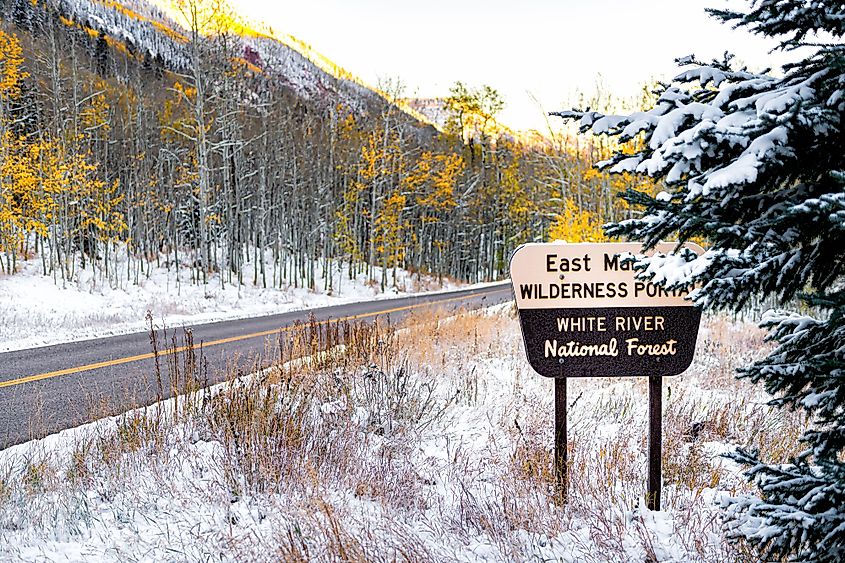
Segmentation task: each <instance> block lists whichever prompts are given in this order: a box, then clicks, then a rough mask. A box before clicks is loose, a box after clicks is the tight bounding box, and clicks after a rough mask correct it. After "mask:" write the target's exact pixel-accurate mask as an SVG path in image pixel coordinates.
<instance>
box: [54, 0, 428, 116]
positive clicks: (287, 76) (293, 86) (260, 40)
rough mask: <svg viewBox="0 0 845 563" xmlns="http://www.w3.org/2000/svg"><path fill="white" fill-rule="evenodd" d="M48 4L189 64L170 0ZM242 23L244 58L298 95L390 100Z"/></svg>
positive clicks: (355, 102) (179, 65) (175, 63)
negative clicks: (167, 0) (166, 0)
mask: <svg viewBox="0 0 845 563" xmlns="http://www.w3.org/2000/svg"><path fill="white" fill-rule="evenodd" d="M47 6H49V7H52V8H53V9H55V10H56V11H57V12H58V14H59V15H60V16H61V17H62V18H64V19H65V20H69V21H72V22H74V23H76V24H78V25H80V26H82V27H85V28H89V29H91V30H93V31H96V32H101V33H103V34H105V35H106V36H108V37H110V38H113V39H114V40H116V41H119V42H120V43H121V44H123V45H125V46H126V48H127V50H128V51H129V52H131V53H136V54H138V55H139V57H140V58H143V57H144V56H146V57H149V58H150V59H155V60H156V61H158V62H159V63H160V64H161V65H162V66H164V67H166V68H168V69H171V70H175V71H177V72H179V71H184V70H186V69H187V68H188V67H189V64H190V60H189V53H188V52H187V49H186V44H187V41H188V39H187V33H186V32H185V30H184V29H183V26H181V25H180V24H179V23H177V21H176V19H177V18H178V10H177V9H176V8H174V7H173V4H172V3H170V2H165V1H161V0H152V1H150V2H148V1H146V0H121V1H120V2H115V1H112V0H48V3H47ZM65 23H68V21H65ZM239 27H240V29H238V31H239V34H238V41H239V42H240V46H241V49H242V53H243V54H242V57H243V59H244V60H245V61H247V62H248V63H250V64H251V65H253V66H254V67H257V68H258V69H259V70H260V72H263V73H265V74H266V75H267V76H268V77H270V78H271V79H272V80H273V81H275V82H276V83H278V84H280V85H283V86H285V87H287V88H289V89H290V90H291V91H292V92H293V93H294V94H295V95H296V96H297V97H299V98H302V99H303V100H305V101H308V102H312V103H316V104H317V105H319V106H321V107H329V106H334V105H336V104H342V105H343V106H345V107H347V108H350V109H351V110H352V111H354V112H356V113H358V114H366V113H370V112H372V111H374V110H375V111H377V110H378V108H380V107H382V105H383V104H384V103H386V101H385V98H384V96H383V95H382V94H381V93H379V92H377V91H375V90H374V89H370V88H368V87H367V86H365V85H364V84H363V83H361V82H360V81H359V80H357V79H355V78H354V77H353V76H352V75H351V74H350V73H348V72H347V71H344V70H343V69H340V68H339V67H334V68H335V69H336V70H337V72H335V73H334V74H332V72H329V71H328V70H327V69H329V70H331V68H332V65H331V63H330V61H328V59H326V58H325V57H322V56H319V57H318V58H319V61H322V63H323V64H317V63H315V62H313V60H314V58H315V57H316V54H315V52H314V51H313V50H312V49H311V48H310V47H307V46H306V47H307V48H308V51H309V53H308V54H302V53H301V52H300V51H299V50H298V48H297V46H298V45H300V42H298V41H296V40H295V39H294V38H292V37H290V38H289V39H290V40H289V41H285V40H283V38H282V39H278V38H277V37H276V36H271V35H270V34H269V33H270V32H269V31H267V32H264V31H256V30H255V29H252V28H250V27H246V26H239ZM259 27H260V26H259ZM302 45H304V44H302ZM319 61H318V62H319ZM405 113H406V114H409V117H410V118H411V119H413V120H415V121H424V118H423V117H422V116H419V115H410V114H411V113H412V112H408V111H406V112H405ZM422 125H430V124H429V123H422Z"/></svg>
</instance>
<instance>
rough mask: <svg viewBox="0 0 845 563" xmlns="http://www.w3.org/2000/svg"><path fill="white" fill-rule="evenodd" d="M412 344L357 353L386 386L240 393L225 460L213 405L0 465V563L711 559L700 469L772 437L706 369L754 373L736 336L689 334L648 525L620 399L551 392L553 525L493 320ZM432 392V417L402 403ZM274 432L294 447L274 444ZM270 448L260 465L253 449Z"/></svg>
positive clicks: (408, 336) (631, 420)
mask: <svg viewBox="0 0 845 563" xmlns="http://www.w3.org/2000/svg"><path fill="white" fill-rule="evenodd" d="M423 320H424V321H426V320H427V319H423ZM424 324H425V325H426V326H421V327H420V328H418V329H417V328H409V329H407V331H401V334H398V335H397V336H396V337H395V339H387V340H385V338H384V335H381V336H379V337H378V342H377V344H376V346H377V348H378V356H379V357H384V355H385V354H387V352H388V351H386V350H384V349H383V344H384V342H387V341H389V342H391V343H392V344H391V345H392V346H397V347H398V348H399V349H400V350H404V352H405V354H406V355H405V356H403V357H407V361H397V362H396V363H395V364H394V368H397V367H398V369H393V370H389V369H387V368H386V367H384V366H377V365H375V364H373V365H367V363H366V362H365V365H362V366H360V369H348V370H347V371H342V370H340V369H330V370H329V371H327V372H326V373H325V374H324V375H320V373H316V374H312V375H311V376H302V375H298V376H297V377H296V378H295V381H302V380H303V378H305V379H304V380H305V381H311V380H310V379H308V378H309V377H315V378H316V379H315V380H314V381H315V383H314V384H313V385H311V384H309V385H307V386H306V388H305V392H304V393H301V392H300V391H298V389H299V390H301V388H300V387H297V386H296V385H293V386H291V385H290V384H289V383H288V384H286V385H284V386H283V387H284V389H285V391H284V393H283V394H281V395H279V396H278V398H277V399H274V400H273V401H272V404H271V405H270V407H269V410H267V411H266V412H265V411H261V409H260V407H259V406H257V405H256V404H255V403H254V402H253V401H254V398H255V397H257V396H259V395H262V393H259V394H256V393H254V389H250V388H246V389H245V390H244V393H243V397H242V398H248V399H249V402H248V403H244V404H248V405H249V406H250V409H252V410H251V411H250V412H254V413H261V412H265V414H264V415H260V414H255V415H250V418H249V420H248V421H246V422H247V423H248V425H247V426H245V427H244V428H243V429H241V430H237V431H235V432H234V434H233V435H232V436H229V437H228V438H227V437H226V435H224V434H225V432H226V429H227V428H229V424H230V423H231V422H232V421H233V420H234V419H225V420H224V421H223V422H224V423H225V424H223V425H222V426H221V427H220V428H222V429H223V431H224V434H220V430H219V429H218V430H215V429H214V424H215V421H218V422H219V418H218V417H220V416H224V417H225V416H227V414H226V413H231V412H235V411H237V409H238V408H239V407H238V405H239V404H241V403H239V399H238V397H239V396H238V394H237V393H231V392H229V391H228V389H229V387H228V386H227V385H228V384H221V385H218V386H216V387H215V388H214V389H215V391H214V393H215V394H219V395H220V397H221V398H222V403H221V404H222V405H223V406H225V409H224V410H223V411H216V414H213V415H212V413H213V412H215V411H214V410H213V407H206V408H211V409H212V410H211V411H209V412H207V413H205V414H200V415H191V416H189V417H187V418H183V419H181V420H180V421H179V422H178V423H176V424H165V425H163V430H155V431H154V432H153V434H152V436H153V438H152V439H140V440H139V436H143V435H144V428H148V427H147V426H145V425H144V423H143V421H144V420H146V421H155V420H156V419H157V418H156V416H155V413H157V412H164V413H167V412H170V406H169V405H172V400H171V401H170V402H167V403H165V404H164V405H163V406H160V407H154V408H152V409H148V410H147V411H146V413H144V411H138V412H136V413H134V414H130V415H128V416H125V417H115V418H111V419H104V420H101V421H98V422H94V423H92V424H89V425H85V426H82V427H79V428H75V429H70V430H67V431H64V432H62V433H60V434H57V435H54V436H51V437H48V438H45V439H44V440H40V441H34V442H29V443H26V444H21V445H19V446H15V447H13V448H9V449H7V450H5V451H2V452H0V483H2V487H0V559H3V560H11V561H42V560H68V561H126V560H132V561H159V560H168V561H196V560H217V561H278V560H315V561H331V560H367V561H391V560H397V559H399V560H401V559H405V560H414V561H445V560H448V561H466V562H470V561H526V560H538V561H551V560H554V561H573V562H576V561H577V562H582V561H588V562H601V561H620V562H621V561H626V562H627V561H675V562H681V561H684V562H686V561H725V560H730V559H731V557H730V555H731V552H730V551H729V550H728V549H727V548H726V546H725V544H724V541H723V540H722V538H721V536H720V528H719V522H718V514H719V510H718V501H719V499H720V498H721V497H722V496H723V495H725V494H726V492H727V491H734V490H737V489H738V488H741V486H742V484H741V481H742V480H741V477H740V476H739V474H738V472H739V469H740V468H738V467H736V466H735V465H733V464H730V463H727V462H726V461H725V460H723V459H722V458H720V457H719V455H720V454H721V453H724V452H725V451H730V450H731V449H732V447H733V445H734V444H745V443H747V442H748V441H749V440H752V439H759V440H762V441H763V443H764V444H767V443H772V442H773V441H774V440H773V437H775V436H780V435H781V434H783V433H784V432H783V431H784V429H789V428H791V426H790V425H789V424H790V421H788V420H787V421H777V420H772V419H771V418H770V417H768V414H769V413H768V411H765V408H766V407H764V406H763V405H761V404H760V403H759V401H758V400H757V398H756V392H754V391H753V388H751V387H750V386H747V385H745V384H737V383H736V382H734V381H733V380H732V373H731V372H730V369H728V370H727V371H725V370H723V369H722V367H723V366H733V365H735V364H736V363H737V362H740V361H747V360H748V358H749V356H750V355H751V354H753V353H754V352H753V349H752V348H750V346H753V345H756V343H757V341H756V340H752V339H751V338H750V337H747V336H746V334H747V333H750V332H751V331H752V330H753V329H752V328H751V327H749V326H747V325H742V324H733V325H732V324H730V323H725V322H722V321H712V320H710V321H708V327H707V328H708V329H707V330H706V331H704V332H705V335H706V337H707V338H706V339H704V341H703V342H701V345H700V348H699V356H698V357H697V359H696V363H695V367H694V368H693V369H692V370H691V371H690V372H689V373H688V374H685V375H684V376H681V377H679V378H673V379H672V380H671V384H670V385H671V388H672V390H671V392H670V393H669V395H668V396H667V400H666V413H665V419H664V421H665V422H664V429H665V435H664V440H665V442H664V444H665V448H666V449H665V465H664V471H665V472H664V478H665V481H666V484H665V488H664V494H665V497H664V507H665V509H664V511H662V512H656V513H655V512H650V511H648V510H646V509H645V508H644V507H643V505H642V500H641V495H642V488H643V486H644V483H643V473H644V468H645V459H644V454H643V451H642V450H643V444H644V437H645V428H646V424H645V421H646V416H645V413H646V405H647V400H646V394H645V386H644V385H643V382H642V381H641V380H638V379H630V378H615V379H589V380H587V379H581V380H573V381H570V383H569V391H570V397H571V401H570V403H571V404H570V442H571V443H572V444H573V452H572V460H573V469H572V483H571V489H570V491H571V500H570V503H569V505H568V506H567V507H557V506H555V505H554V504H553V503H552V502H551V496H550V486H551V482H550V480H549V472H548V464H549V463H550V446H551V439H552V433H553V430H552V428H551V419H550V416H549V415H550V413H551V410H552V392H551V391H552V385H551V381H550V380H548V379H545V378H542V377H540V376H537V375H536V374H534V373H533V372H531V370H530V368H528V367H527V363H526V362H525V360H524V357H523V355H522V347H521V342H520V338H519V332H518V327H517V324H516V322H515V320H514V319H513V318H512V317H511V316H510V307H509V306H508V305H501V306H497V307H492V308H489V309H487V310H486V311H485V312H484V313H483V314H463V315H459V316H458V317H455V318H453V319H450V320H448V321H445V322H441V323H436V322H435V323H431V322H426V323H424ZM746 340H747V341H746ZM737 343H739V344H740V345H737ZM400 360H401V358H400ZM338 365H345V364H338ZM259 381H261V378H248V379H245V380H244V381H243V382H242V384H243V385H247V386H248V385H250V384H251V383H255V384H257V383H256V382H259ZM262 389H263V388H262ZM432 389H433V390H434V395H433V397H434V399H433V401H420V400H419V399H420V398H425V397H428V395H427V391H429V390H432ZM212 403H213V401H212ZM206 404H208V402H206ZM397 405H401V408H399V407H398V406H397ZM425 405H428V406H425ZM441 409H442V411H441ZM761 409H762V410H761ZM433 412H434V413H440V414H438V415H437V416H436V417H433V418H431V420H432V423H431V424H430V425H424V424H421V423H420V421H421V420H424V419H425V420H427V419H428V415H430V414H431V413H433ZM136 415H137V416H136ZM141 415H143V416H141ZM421 415H423V416H421ZM764 415H765V416H764ZM275 416H280V418H277V419H276V418H273V417H275ZM287 416H290V418H286V417H287ZM263 417H270V418H271V419H272V420H273V421H274V422H273V424H271V425H268V428H270V427H272V428H273V429H274V430H271V432H276V434H272V435H271V436H270V437H269V438H270V439H266V440H265V439H264V438H262V437H261V436H257V437H256V436H253V438H257V439H258V441H257V442H250V436H248V435H245V434H244V433H243V432H244V431H248V432H252V431H253V430H252V429H253V428H255V427H256V426H257V427H261V425H262V420H264V418H263ZM234 421H235V422H237V420H234ZM285 421H293V422H295V425H294V426H292V427H290V429H288V430H285V431H281V432H280V431H279V430H278V428H279V425H280V424H281V425H282V426H284V424H285ZM763 421H765V425H763V424H761V422H763ZM696 428H697V430H695V432H697V433H698V435H690V432H691V430H694V429H696ZM280 441H281V443H282V444H283V447H280V448H278V449H276V450H274V451H273V452H272V453H271V452H269V451H264V450H261V449H258V450H257V449H255V445H256V444H264V446H265V447H274V445H277V444H279V443H280ZM262 453H266V454H268V457H262ZM544 468H545V469H544ZM256 469H257V472H256V471H255V470H256ZM276 471H278V473H276ZM251 472H252V473H251Z"/></svg>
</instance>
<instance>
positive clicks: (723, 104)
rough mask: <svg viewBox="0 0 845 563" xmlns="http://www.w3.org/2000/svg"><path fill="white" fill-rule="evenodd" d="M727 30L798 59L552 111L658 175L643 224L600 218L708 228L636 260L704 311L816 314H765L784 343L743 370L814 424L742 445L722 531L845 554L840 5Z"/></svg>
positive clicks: (697, 66)
mask: <svg viewBox="0 0 845 563" xmlns="http://www.w3.org/2000/svg"><path fill="white" fill-rule="evenodd" d="M711 14H712V15H713V16H715V17H717V18H719V19H721V20H723V21H724V22H726V23H729V24H732V25H734V26H735V27H740V28H745V29H748V30H750V31H752V32H754V33H757V34H760V35H764V36H769V37H774V38H777V39H778V40H779V41H780V48H781V49H783V50H784V51H787V52H791V53H793V54H794V59H795V62H794V63H792V64H790V65H788V66H785V67H784V68H783V69H782V72H780V73H778V74H773V73H771V72H769V71H763V72H751V71H749V70H747V69H745V68H735V67H734V65H732V64H731V58H730V56H728V55H726V56H725V58H724V60H722V61H714V62H713V63H710V64H702V63H701V62H699V61H696V60H695V59H693V58H692V57H687V58H685V59H679V60H678V62H679V63H680V64H681V65H682V66H689V69H688V70H685V71H684V72H682V73H681V74H680V75H679V76H677V77H676V78H675V79H674V80H673V81H672V83H671V84H668V85H662V86H661V87H660V88H659V91H658V92H657V94H658V99H657V101H656V102H655V104H654V107H653V108H651V109H650V110H648V111H642V112H636V113H633V114H631V115H627V116H610V115H602V114H600V113H597V112H594V111H576V112H572V111H565V112H559V113H557V114H556V115H559V116H561V117H564V118H570V119H572V118H577V119H580V127H581V130H582V131H592V132H593V133H595V134H607V135H611V136H615V137H617V138H619V139H620V140H622V141H624V140H631V139H634V138H635V137H637V136H642V138H643V140H644V145H642V147H643V148H642V149H641V150H638V151H636V152H633V153H632V152H630V151H628V152H627V153H625V152H621V151H620V152H619V153H618V154H616V156H615V157H614V158H612V159H611V160H609V161H606V162H603V163H601V164H600V166H602V167H606V168H609V169H610V170H612V171H618V172H621V171H636V172H639V173H643V174H648V175H650V176H652V177H654V178H658V179H660V180H662V181H663V183H664V185H665V186H666V188H667V191H665V192H662V193H660V194H659V195H658V196H657V197H655V198H652V197H649V196H647V195H646V194H642V193H636V192H628V193H626V194H625V195H624V197H625V198H626V199H627V200H628V201H630V202H632V203H634V204H638V205H640V206H643V207H644V213H643V215H642V216H641V217H640V218H637V219H633V220H629V221H624V222H621V223H618V224H615V225H611V226H609V228H608V232H609V234H611V235H614V236H623V237H628V238H632V239H637V240H641V241H643V242H644V244H645V246H646V247H650V246H653V245H654V244H655V243H657V242H658V241H660V240H662V239H680V240H681V241H684V240H689V239H691V238H692V237H704V238H705V239H706V240H707V241H708V243H709V249H708V250H707V251H706V253H705V254H704V255H702V256H700V257H695V256H692V255H683V254H681V255H678V256H655V257H653V258H650V259H641V260H640V262H639V267H640V268H642V270H643V274H642V275H644V276H646V277H648V276H652V277H653V279H654V280H655V281H657V282H660V283H665V284H666V285H667V286H669V287H691V286H692V285H693V284H700V287H699V289H697V290H696V291H694V292H693V296H694V299H695V301H696V302H697V303H698V304H700V305H702V306H703V307H706V308H709V309H714V310H716V309H733V310H738V309H740V308H742V307H743V306H744V304H746V303H747V301H748V300H749V299H750V298H752V297H754V296H768V295H774V296H777V298H779V299H780V301H781V303H782V304H784V305H787V304H795V303H799V302H800V301H801V300H803V301H805V302H806V303H807V304H809V305H810V307H809V310H812V311H815V312H816V313H815V314H814V315H815V317H814V316H808V315H799V314H796V313H782V312H781V313H769V314H767V315H766V316H765V317H764V319H763V323H762V324H763V326H765V327H767V328H768V329H769V330H770V337H771V338H772V339H774V340H776V341H777V342H778V344H779V345H778V347H777V349H776V350H775V351H774V352H773V353H772V354H770V355H769V356H768V357H767V358H765V359H764V360H762V361H760V362H757V363H755V364H753V365H751V366H749V367H747V368H745V369H743V370H741V373H740V375H739V377H741V378H745V379H747V380H749V381H752V382H755V383H759V384H761V385H763V386H764V387H765V389H766V390H767V391H768V392H769V393H771V394H772V395H773V396H774V398H773V399H772V403H773V404H775V405H779V406H783V407H788V408H793V409H803V410H805V411H807V412H808V413H810V414H811V415H812V417H813V425H812V428H811V429H810V430H808V431H807V432H805V434H804V435H803V437H802V440H803V442H804V443H805V444H806V449H805V451H804V452H803V453H802V454H800V455H799V456H798V457H797V458H796V459H794V460H792V462H791V463H788V464H770V463H766V462H765V461H763V460H761V459H759V458H758V456H757V453H756V452H752V451H744V450H738V451H737V452H736V453H735V454H733V457H734V458H735V459H737V460H739V461H741V462H743V463H745V464H747V467H748V470H747V475H748V476H749V478H750V479H752V480H754V481H755V482H756V483H757V485H758V487H759V494H757V495H745V496H740V497H736V498H732V499H730V500H728V501H726V503H725V504H726V511H725V526H726V531H727V534H728V537H730V538H733V539H745V540H747V541H748V542H749V543H750V544H751V545H753V546H754V547H755V548H756V549H757V550H758V552H759V554H760V556H761V557H762V558H763V559H765V560H771V559H780V558H788V559H790V560H793V559H794V560H799V561H845V285H844V284H843V273H845V272H844V271H843V270H845V132H844V131H843V128H845V44H843V33H845V3H843V2H833V1H826V0H814V1H811V0H757V1H755V2H752V3H751V4H750V7H749V9H748V11H747V12H746V13H738V12H732V11H722V10H712V11H711Z"/></svg>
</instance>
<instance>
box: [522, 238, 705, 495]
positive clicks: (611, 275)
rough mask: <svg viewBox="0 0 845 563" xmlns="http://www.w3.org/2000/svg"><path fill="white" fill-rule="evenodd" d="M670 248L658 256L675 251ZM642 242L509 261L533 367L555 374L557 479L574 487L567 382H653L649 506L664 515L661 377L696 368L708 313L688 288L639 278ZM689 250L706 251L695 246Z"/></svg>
mask: <svg viewBox="0 0 845 563" xmlns="http://www.w3.org/2000/svg"><path fill="white" fill-rule="evenodd" d="M675 248H676V245H675V244H672V243H663V244H659V245H657V248H656V249H655V250H656V251H657V252H661V253H671V252H673V251H675ZM640 249H641V247H640V245H639V244H636V243H584V244H566V243H551V244H539V243H536V244H525V245H522V246H520V247H519V248H517V249H516V251H515V252H514V254H513V256H512V257H511V266H510V270H511V280H512V282H513V289H514V295H515V297H516V305H517V309H518V310H519V320H520V325H521V327H522V336H523V340H524V343H525V351H526V355H527V356H528V362H529V363H530V364H531V367H532V368H533V369H534V370H535V371H536V372H537V373H539V374H540V375H543V376H546V377H553V378H555V461H554V463H555V468H554V469H555V477H556V480H557V488H558V493H559V498H560V499H561V500H565V498H566V491H567V449H566V378H568V377H613V376H632V375H636V376H647V377H648V378H649V441H648V444H649V454H648V455H649V468H648V489H647V492H646V502H647V503H648V506H649V508H650V509H652V510H659V509H660V481H661V442H662V426H661V418H662V402H663V397H662V391H663V390H662V380H663V376H670V375H677V374H679V373H681V372H683V371H684V370H686V369H687V368H688V367H689V365H690V364H691V363H692V358H693V354H694V353H695V342H696V338H697V336H698V327H699V323H700V321H701V311H700V310H699V309H697V308H696V307H694V306H693V304H692V302H690V301H689V300H688V299H686V295H687V294H686V292H684V291H669V290H666V289H665V288H663V287H660V286H658V285H655V284H653V283H651V282H648V281H643V280H638V279H637V278H636V274H637V272H635V271H634V268H633V264H631V263H629V262H628V261H626V260H625V257H626V256H628V255H633V254H637V253H639V252H640ZM684 249H685V250H687V251H691V252H693V253H695V254H700V253H701V252H703V250H702V249H701V247H699V246H697V245H694V244H686V245H684Z"/></svg>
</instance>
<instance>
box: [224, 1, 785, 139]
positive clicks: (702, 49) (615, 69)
mask: <svg viewBox="0 0 845 563" xmlns="http://www.w3.org/2000/svg"><path fill="white" fill-rule="evenodd" d="M232 2H233V4H234V5H235V6H236V7H237V9H238V10H239V11H241V12H242V13H243V14H244V15H245V16H247V17H249V18H251V19H254V20H259V21H263V22H265V23H267V24H269V25H270V26H272V28H273V29H274V31H275V32H276V33H283V34H290V35H293V36H294V37H296V38H298V39H300V40H302V41H304V42H306V43H308V44H310V45H311V47H312V48H313V49H314V50H316V51H317V52H319V53H321V54H323V55H324V56H326V57H327V58H329V59H330V60H332V61H334V62H335V63H337V64H338V65H340V66H341V67H343V68H345V69H346V70H348V71H350V72H352V73H353V74H355V75H357V76H359V77H360V78H362V79H363V80H364V81H365V82H366V83H368V84H371V85H379V84H380V83H383V82H384V81H386V80H396V79H399V80H401V82H402V84H403V85H404V86H405V95H406V96H409V97H421V98H428V97H442V96H446V95H448V92H449V87H450V86H452V85H453V84H454V83H455V82H456V81H459V80H460V81H462V82H463V83H465V84H467V85H469V86H481V85H490V86H492V87H493V88H496V89H497V90H498V91H499V92H500V93H501V94H502V95H503V97H504V99H505V103H506V106H505V110H504V111H503V112H502V113H501V114H500V116H499V119H500V121H501V122H502V123H504V124H505V125H508V126H510V127H512V128H514V129H522V130H527V129H538V130H540V131H546V130H547V129H546V127H547V126H546V123H547V121H546V118H545V116H544V113H543V112H544V111H554V110H560V109H565V108H568V107H569V106H570V105H571V104H572V103H574V102H575V101H576V100H577V99H578V98H577V94H578V93H579V92H584V93H585V94H587V95H588V97H589V96H590V95H591V94H592V93H594V92H595V91H596V90H597V84H598V83H601V84H602V88H601V89H602V91H606V92H612V93H613V94H614V95H615V96H616V97H618V98H629V99H630V98H633V97H635V96H636V95H637V92H638V91H639V90H640V89H641V88H642V86H643V85H644V84H645V83H647V82H649V81H653V80H654V79H663V80H666V79H669V78H671V77H672V76H673V75H674V74H677V68H678V67H677V66H676V65H675V63H674V59H675V58H676V57H680V56H685V55H689V54H695V55H697V56H698V57H699V58H700V59H703V60H710V59H712V58H714V57H721V55H722V53H724V52H725V51H726V50H728V51H731V52H733V53H734V54H736V56H737V59H738V60H741V61H742V62H744V63H745V64H748V65H749V67H750V68H752V69H761V68H764V67H768V66H775V67H777V66H778V65H779V64H781V63H782V62H784V60H785V59H784V57H783V55H781V54H779V53H775V54H771V53H769V51H770V50H771V48H772V47H774V43H772V42H771V41H766V40H763V39H761V38H757V37H754V36H752V35H750V34H748V33H747V32H746V31H743V30H732V29H731V28H730V27H729V26H726V25H723V24H720V23H719V22H717V21H716V20H713V19H712V18H710V17H709V16H707V14H706V13H705V12H704V8H705V7H716V8H724V7H734V8H740V9H742V8H745V7H746V6H747V4H748V3H747V2H745V1H739V0H657V1H652V2H642V1H639V2H638V1H635V0H628V1H625V0H592V1H585V0H579V1H576V0H558V1H553V0H519V1H517V0H510V1H505V0H419V1H417V2H405V1H401V0H392V1H391V0H355V1H349V0H306V1H302V0H300V1H298V2H293V1H289V0H232Z"/></svg>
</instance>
